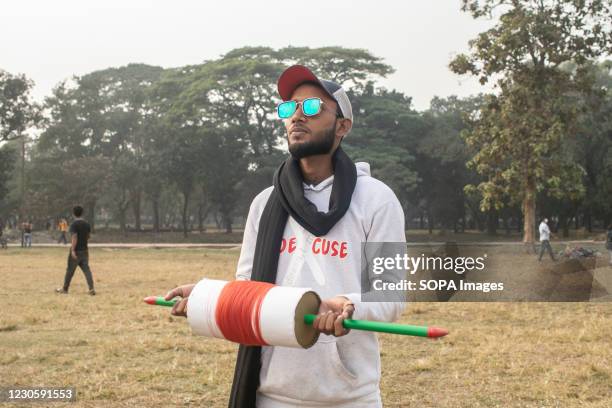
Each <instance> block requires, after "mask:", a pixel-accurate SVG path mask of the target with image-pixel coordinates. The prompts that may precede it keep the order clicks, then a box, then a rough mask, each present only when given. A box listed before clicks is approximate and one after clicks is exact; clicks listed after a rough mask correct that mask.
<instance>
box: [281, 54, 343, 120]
mask: <svg viewBox="0 0 612 408" xmlns="http://www.w3.org/2000/svg"><path fill="white" fill-rule="evenodd" d="M305 82H312V83H315V84H319V85H320V86H321V88H323V90H324V91H325V93H327V94H328V95H329V96H330V98H332V99H333V100H335V101H336V103H338V107H339V108H340V112H341V113H342V117H343V118H346V119H350V120H351V122H352V121H353V108H352V107H351V101H350V100H349V98H348V95H347V94H346V91H345V90H344V89H342V87H341V86H340V85H338V84H337V83H335V82H332V81H326V80H324V79H319V78H317V77H316V75H315V74H313V73H312V71H311V70H309V69H308V68H306V67H305V66H303V65H292V66H290V67H289V68H287V69H286V70H285V71H283V73H282V74H281V76H280V77H279V78H278V83H277V86H278V94H279V95H280V97H281V99H282V100H283V101H287V100H289V99H291V95H292V94H293V91H295V89H296V88H297V87H298V86H300V85H302V84H303V83H305Z"/></svg>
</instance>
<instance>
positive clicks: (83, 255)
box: [55, 205, 96, 295]
mask: <svg viewBox="0 0 612 408" xmlns="http://www.w3.org/2000/svg"><path fill="white" fill-rule="evenodd" d="M72 213H73V214H74V216H75V217H76V218H75V220H74V222H73V223H72V224H71V225H70V237H71V245H70V253H69V254H68V267H67V268H66V276H65V277H64V286H63V287H61V288H58V289H56V290H55V291H56V292H57V293H68V287H69V286H70V281H71V280H72V276H74V271H75V270H76V267H77V266H79V267H80V268H81V270H82V271H83V273H84V274H85V279H86V280H87V286H88V287H89V294H90V295H95V294H96V291H95V290H94V283H93V276H92V274H91V270H90V269H89V253H88V250H87V241H88V240H89V235H90V233H91V227H90V226H89V223H88V222H87V221H85V220H84V219H83V218H81V216H82V215H83V207H81V206H79V205H77V206H76V207H74V208H73V209H72Z"/></svg>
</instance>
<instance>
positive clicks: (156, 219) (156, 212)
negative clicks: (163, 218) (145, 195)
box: [151, 199, 159, 232]
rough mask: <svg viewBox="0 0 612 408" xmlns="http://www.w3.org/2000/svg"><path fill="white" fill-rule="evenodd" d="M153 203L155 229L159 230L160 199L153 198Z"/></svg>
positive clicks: (155, 230)
mask: <svg viewBox="0 0 612 408" xmlns="http://www.w3.org/2000/svg"><path fill="white" fill-rule="evenodd" d="M151 204H152V205H153V231H154V232H159V200H157V199H155V200H151Z"/></svg>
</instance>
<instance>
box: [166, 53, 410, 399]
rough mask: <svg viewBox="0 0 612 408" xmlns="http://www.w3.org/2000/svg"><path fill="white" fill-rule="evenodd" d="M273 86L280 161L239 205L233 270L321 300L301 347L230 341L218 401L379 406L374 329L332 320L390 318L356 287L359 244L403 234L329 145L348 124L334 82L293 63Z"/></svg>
mask: <svg viewBox="0 0 612 408" xmlns="http://www.w3.org/2000/svg"><path fill="white" fill-rule="evenodd" d="M278 91H279V94H280V96H281V98H282V100H283V101H284V102H283V103H281V104H280V105H279V106H278V114H279V116H280V117H281V118H282V119H283V121H284V125H285V129H286V131H287V142H288V146H289V152H290V153H291V157H290V158H288V159H287V160H286V161H285V162H284V163H282V164H281V166H280V167H279V169H278V170H277V171H276V174H275V176H274V185H273V186H272V187H269V188H267V189H265V190H264V191H262V192H261V193H260V194H259V195H258V196H257V197H255V199H254V200H253V202H252V204H251V207H250V210H249V215H248V218H247V221H246V225H245V231H244V238H243V243H242V250H241V253H240V259H239V261H238V267H237V273H236V278H237V279H251V280H258V281H267V282H273V283H276V284H278V285H281V286H293V287H309V288H312V289H313V290H314V291H315V292H317V293H318V294H319V295H320V296H321V298H322V299H323V301H322V304H321V307H320V309H319V315H318V316H317V319H316V320H315V322H314V324H313V325H314V327H315V328H316V329H318V330H319V331H320V332H321V333H323V335H322V336H320V337H319V340H318V342H317V343H316V344H315V345H314V346H312V347H311V348H309V349H304V350H302V349H292V348H286V347H271V346H270V347H268V346H265V347H247V346H240V350H239V353H238V358H237V363H236V370H235V374H234V383H233V386H232V393H231V396H230V406H231V407H241V408H242V407H254V406H257V407H264V408H266V407H296V406H317V407H351V408H359V407H380V406H382V403H381V397H380V390H379V382H380V357H379V349H378V342H377V339H376V336H375V335H374V334H373V333H371V332H359V331H351V332H350V333H349V332H348V331H347V330H345V329H344V328H343V327H342V322H343V320H344V319H347V318H351V317H353V318H356V319H370V320H380V321H394V320H396V319H398V318H399V316H400V315H401V313H402V311H403V308H404V304H403V303H392V302H385V303H366V302H362V301H361V295H360V293H361V256H362V249H361V243H362V242H366V241H372V242H385V241H388V242H405V241H406V236H405V232H404V214H403V211H402V207H401V205H400V203H399V201H398V200H397V198H396V196H395V194H394V193H393V191H391V189H389V187H387V186H386V185H385V184H383V183H382V182H380V181H378V180H376V179H374V178H372V177H370V170H369V165H368V164H366V163H357V164H355V163H353V162H352V161H351V160H350V158H349V157H348V156H347V155H346V154H345V153H344V151H343V150H342V149H341V147H340V144H341V141H342V139H343V138H344V137H346V135H347V134H348V133H349V132H350V130H351V128H352V125H353V113H352V108H351V104H350V102H349V99H348V96H347V95H346V92H345V91H344V90H343V89H342V87H340V86H339V85H338V84H335V83H333V82H330V81H324V80H319V79H318V78H317V77H316V76H315V75H314V74H313V73H312V72H311V71H310V70H309V69H308V68H306V67H304V66H300V65H294V66H292V67H290V68H288V69H287V70H285V71H284V72H283V73H282V75H281V76H280V78H279V80H278ZM279 249H280V250H279ZM193 290H194V285H185V286H181V287H178V288H175V289H173V290H172V291H170V292H169V293H168V294H167V295H166V299H171V298H173V297H175V296H182V297H183V299H182V300H181V301H180V302H177V303H176V304H175V306H174V308H173V311H172V313H173V314H175V315H182V316H184V315H185V313H186V304H187V297H188V296H189V295H190V294H191V293H192V291H193ZM195 290H198V288H197V287H196V289H195Z"/></svg>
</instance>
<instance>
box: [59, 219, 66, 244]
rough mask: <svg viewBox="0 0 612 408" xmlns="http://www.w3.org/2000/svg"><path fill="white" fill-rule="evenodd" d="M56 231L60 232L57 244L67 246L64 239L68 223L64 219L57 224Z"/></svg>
mask: <svg viewBox="0 0 612 408" xmlns="http://www.w3.org/2000/svg"><path fill="white" fill-rule="evenodd" d="M57 229H59V230H60V236H59V238H58V240H57V243H58V244H59V243H60V242H62V243H64V244H67V243H68V240H67V239H66V232H68V221H66V219H65V218H62V219H61V220H60V222H59V223H58V224H57Z"/></svg>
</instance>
